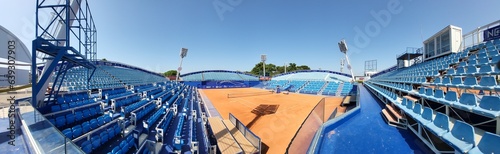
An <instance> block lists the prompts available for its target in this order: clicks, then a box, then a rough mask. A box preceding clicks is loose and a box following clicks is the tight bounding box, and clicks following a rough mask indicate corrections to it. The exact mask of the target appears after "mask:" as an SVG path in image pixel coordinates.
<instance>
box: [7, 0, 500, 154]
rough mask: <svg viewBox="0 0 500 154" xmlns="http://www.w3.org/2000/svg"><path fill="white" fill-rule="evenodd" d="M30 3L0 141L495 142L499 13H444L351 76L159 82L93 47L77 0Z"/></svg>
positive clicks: (45, 148)
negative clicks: (448, 21) (434, 25)
mask: <svg viewBox="0 0 500 154" xmlns="http://www.w3.org/2000/svg"><path fill="white" fill-rule="evenodd" d="M44 2H45V1H40V2H39V1H37V5H36V12H37V14H36V19H37V20H36V27H35V32H36V38H35V40H33V42H32V49H33V51H32V55H33V56H36V57H32V58H31V64H30V66H31V69H30V70H32V71H27V70H22V71H20V72H22V74H27V73H28V72H30V73H31V75H30V76H28V77H26V79H25V78H24V77H23V79H22V80H19V81H22V82H20V83H22V84H23V85H20V84H16V85H10V86H12V87H14V86H16V88H18V89H21V88H24V87H28V86H31V88H28V89H22V90H18V89H14V88H6V89H0V90H2V93H0V96H1V98H2V100H9V101H11V102H12V103H10V104H9V105H11V106H9V107H5V106H0V113H1V115H0V123H2V125H0V126H1V127H2V129H0V135H1V136H3V138H2V140H0V149H1V150H0V151H2V153H37V154H38V153H71V154H73V153H86V154H96V153H108V154H153V153H154V154H171V153H195V154H221V153H222V154H226V153H231V154H232V153H251V154H260V153H310V154H315V153H500V146H498V145H500V95H499V93H498V92H499V91H500V85H499V84H498V82H499V76H500V68H499V63H500V35H498V31H499V29H500V21H495V22H493V23H490V24H487V25H485V26H481V27H479V28H477V29H474V30H473V31H472V32H470V33H466V34H464V35H462V29H461V28H460V27H457V26H452V25H450V26H446V27H445V28H444V29H442V30H440V31H438V32H437V33H436V34H434V35H433V36H431V37H429V38H428V39H427V40H425V41H424V42H422V43H423V45H424V47H423V48H411V49H412V50H411V51H410V50H409V51H406V52H405V53H402V54H399V55H397V56H396V58H397V59H396V60H397V63H396V64H395V65H394V66H392V67H389V68H387V69H386V70H383V71H380V72H378V73H376V74H374V75H373V76H371V78H370V79H369V80H367V81H364V83H362V84H358V83H355V82H354V81H352V77H353V76H354V74H345V73H340V72H336V71H329V70H301V71H292V72H288V73H283V74H278V75H275V76H272V77H270V80H266V81H261V80H260V78H259V76H255V75H252V74H247V73H244V72H240V71H231V70H202V71H197V72H191V73H185V74H182V75H181V76H180V79H179V81H171V80H169V79H167V78H165V77H164V76H163V75H162V74H159V73H157V72H153V71H150V70H146V69H144V68H140V67H137V66H132V65H129V64H127V63H121V62H115V61H108V60H99V59H97V51H96V44H97V39H96V33H97V31H96V25H94V24H95V22H94V21H93V17H92V14H91V13H90V12H91V11H90V6H88V3H87V0H83V1H74V0H68V1H58V2H54V4H52V3H50V4H47V3H44ZM47 10H48V12H51V14H53V16H52V17H51V19H47V20H50V24H49V25H44V24H41V23H40V22H39V20H38V19H39V18H40V17H39V15H40V14H39V13H38V12H44V11H47ZM63 10H66V11H63ZM0 28H1V30H2V34H3V33H7V34H9V35H13V34H11V33H10V32H5V31H6V29H4V28H3V27H0ZM68 30H69V31H68ZM493 35H495V36H493ZM481 37H482V38H481ZM470 38H472V39H476V38H477V40H474V41H472V43H467V42H466V41H465V40H467V39H470ZM10 39H14V40H16V41H18V42H20V43H18V44H19V46H24V45H23V44H22V42H21V41H19V40H18V38H17V37H13V36H9V37H4V36H3V35H2V36H0V40H10ZM69 42H71V43H69ZM438 42H439V43H438ZM0 46H1V45H0ZM2 47H3V46H2ZM22 48H23V50H27V49H24V48H26V47H22ZM344 52H346V51H344ZM2 65H3V64H2ZM20 65H21V66H26V67H28V64H24V63H22V64H20ZM349 69H350V66H349ZM4 70H5V69H4ZM180 70H181V67H179V71H180ZM285 72H286V71H285ZM273 73H274V72H273ZM5 77H6V78H7V79H8V78H9V77H8V75H5ZM265 78H267V76H266V77H265ZM27 79H30V80H31V82H29V83H27V81H25V80H27ZM30 83H31V84H30ZM3 86H4V85H2V87H3ZM19 87H20V88H19ZM19 91H22V92H23V93H22V94H25V95H27V94H26V93H29V94H30V97H24V95H18V92H19ZM283 91H286V93H280V92H283ZM17 96H23V97H22V98H21V97H17ZM13 97H16V98H15V99H13ZM4 98H5V99H4ZM2 103H3V102H2ZM0 105H3V104H0ZM4 124H8V125H4ZM5 136H7V137H5ZM14 144H15V146H13V145H14Z"/></svg>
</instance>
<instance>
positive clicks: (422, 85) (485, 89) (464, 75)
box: [365, 39, 500, 153]
mask: <svg viewBox="0 0 500 154" xmlns="http://www.w3.org/2000/svg"><path fill="white" fill-rule="evenodd" d="M499 49H500V40H499V39H496V40H492V41H486V42H484V43H481V44H477V45H474V46H471V47H468V48H466V49H465V50H462V51H460V52H457V53H452V54H449V55H444V56H442V57H438V58H436V59H432V60H427V61H425V62H422V63H417V64H414V65H412V66H410V67H407V68H400V69H396V70H393V71H390V72H387V73H384V74H380V75H377V76H376V77H373V78H372V79H370V80H368V81H366V82H365V85H366V87H367V88H368V89H369V90H371V91H372V92H373V93H375V94H376V96H377V97H379V98H380V99H381V100H383V101H384V102H386V103H387V104H388V105H389V106H393V107H395V109H396V110H395V111H392V112H400V113H402V114H403V115H404V116H405V118H406V119H407V121H406V122H405V121H403V123H402V124H403V125H404V126H405V127H407V128H408V129H410V130H412V131H413V132H414V133H415V134H416V135H417V136H419V137H420V139H421V140H423V141H424V143H426V144H427V145H428V146H429V147H431V148H432V149H433V150H434V151H435V152H436V151H440V152H443V151H444V152H453V151H455V152H459V153H498V152H500V148H499V146H495V145H493V144H497V143H498V141H499V140H500V135H499V134H500V122H499V121H500V96H499V94H498V92H497V90H500V88H499V85H498V84H497V81H498V75H500V70H499V69H498V67H497V66H496V64H497V63H498V61H499V60H500V58H499V57H500V54H499ZM383 114H384V116H386V117H388V118H387V119H391V117H392V116H391V114H394V113H390V112H387V111H386V112H384V113H383ZM396 114H397V113H396ZM388 121H389V123H391V120H388Z"/></svg>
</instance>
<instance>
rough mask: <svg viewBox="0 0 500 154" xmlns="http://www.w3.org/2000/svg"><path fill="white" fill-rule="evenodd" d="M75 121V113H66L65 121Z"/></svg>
mask: <svg viewBox="0 0 500 154" xmlns="http://www.w3.org/2000/svg"><path fill="white" fill-rule="evenodd" d="M74 122H75V115H74V114H72V113H70V114H67V115H66V123H68V124H72V123H74Z"/></svg>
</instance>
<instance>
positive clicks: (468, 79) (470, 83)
mask: <svg viewBox="0 0 500 154" xmlns="http://www.w3.org/2000/svg"><path fill="white" fill-rule="evenodd" d="M464 85H467V86H473V85H477V79H476V77H466V78H465V80H464Z"/></svg>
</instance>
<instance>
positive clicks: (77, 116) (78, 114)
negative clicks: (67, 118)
mask: <svg viewBox="0 0 500 154" xmlns="http://www.w3.org/2000/svg"><path fill="white" fill-rule="evenodd" d="M82 119H83V113H82V112H80V111H76V112H75V121H80V120H82Z"/></svg>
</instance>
